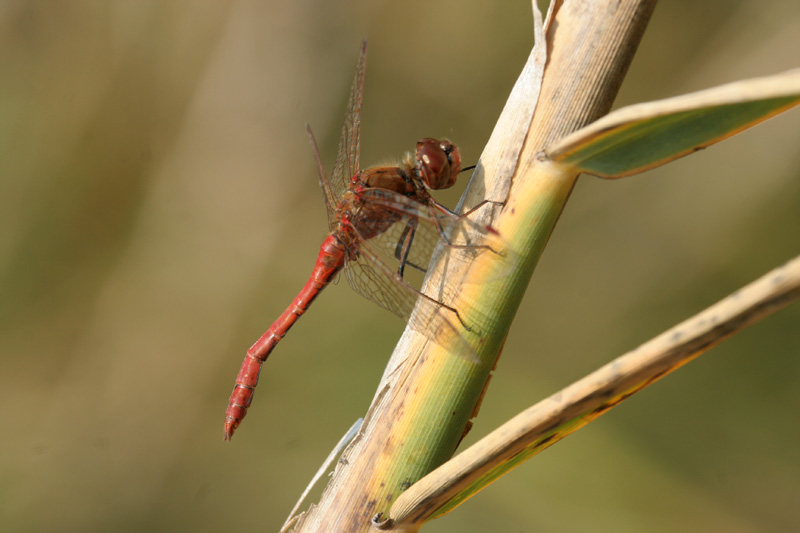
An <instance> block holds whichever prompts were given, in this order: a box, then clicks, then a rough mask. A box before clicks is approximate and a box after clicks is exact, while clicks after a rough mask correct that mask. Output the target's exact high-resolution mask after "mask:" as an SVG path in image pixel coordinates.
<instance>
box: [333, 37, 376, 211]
mask: <svg viewBox="0 0 800 533" xmlns="http://www.w3.org/2000/svg"><path fill="white" fill-rule="evenodd" d="M366 68H367V41H366V40H365V41H364V42H363V43H362V44H361V55H360V56H359V58H358V64H357V65H356V74H355V77H354V78H353V86H352V87H351V89H350V100H349V101H348V102H347V110H346V111H345V115H344V126H342V136H341V137H340V138H339V150H338V151H337V153H336V163H335V164H334V165H333V173H331V178H330V188H331V191H332V193H333V197H334V198H335V199H337V200H338V199H339V198H341V197H342V194H344V192H345V190H346V189H347V188H348V187H349V186H350V178H351V177H352V176H354V175H355V174H356V173H358V170H359V167H358V157H359V153H360V150H361V102H362V100H363V97H364V71H365V70H366Z"/></svg>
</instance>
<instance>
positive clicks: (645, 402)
mask: <svg viewBox="0 0 800 533" xmlns="http://www.w3.org/2000/svg"><path fill="white" fill-rule="evenodd" d="M531 25H532V22H531V15H530V5H529V4H528V3H527V2H525V1H518V2H511V1H506V2H472V3H471V4H470V5H464V3H462V2H457V1H455V0H446V1H437V2H422V1H419V0H414V1H412V2H385V1H383V2H374V1H367V0H361V1H350V2H323V1H317V2H309V1H303V2H256V1H242V2H223V1H218V2H211V1H188V0H185V1H136V2H134V1H124V0H120V1H110V2H109V1H100V0H97V1H72V0H70V1H66V0H65V1H60V2H44V1H40V2H25V1H10V0H0V420H2V427H3V430H2V439H0V529H2V530H4V531H145V530H147V531H223V530H232V529H241V530H259V531H276V530H277V529H279V527H280V524H281V523H282V522H283V519H284V518H285V517H286V515H287V514H288V512H289V510H290V509H291V507H292V506H293V504H294V502H295V500H296V498H297V496H298V495H299V494H300V493H301V492H302V490H303V488H304V487H305V485H306V483H307V481H308V480H309V479H310V478H311V476H312V475H313V473H314V472H315V471H316V469H317V467H318V466H319V464H320V462H321V461H322V459H323V458H324V457H325V456H326V455H327V453H328V451H329V450H330V448H331V447H332V446H333V444H334V443H335V442H336V441H337V440H338V439H339V437H340V436H341V435H342V434H343V433H344V431H345V430H346V429H347V427H349V426H350V424H351V423H352V422H353V421H354V420H355V419H356V418H357V417H359V416H362V415H363V414H364V412H365V410H366V407H367V405H368V404H369V401H370V399H371V396H372V394H373V393H374V390H375V387H376V384H377V381H378V379H379V376H380V374H381V372H382V369H383V366H384V364H385V361H386V359H387V357H388V354H389V353H390V351H391V349H392V347H393V345H394V341H395V340H396V339H397V337H398V335H399V333H400V331H401V330H402V323H401V322H400V321H398V320H397V319H396V318H395V317H394V316H392V315H391V314H389V313H386V312H383V311H381V310H379V308H378V307H377V306H375V305H373V304H371V303H369V302H366V301H365V300H363V299H361V298H359V297H358V296H357V295H356V294H355V293H353V292H352V291H350V290H349V288H347V286H346V285H347V284H346V282H344V281H341V282H340V283H339V284H338V285H337V286H332V287H330V288H329V289H328V290H326V292H325V293H324V294H323V295H322V296H321V297H320V298H319V300H318V301H317V302H316V303H315V304H314V306H313V308H312V309H311V311H310V312H309V313H308V315H307V316H305V317H304V318H303V319H302V320H301V321H300V323H298V325H297V326H296V328H295V329H293V330H292V332H291V334H290V335H289V336H288V337H287V338H286V339H285V340H284V341H283V342H282V343H281V345H280V346H279V347H278V348H277V349H276V351H275V353H274V354H273V357H272V359H270V361H269V362H268V363H267V365H266V366H265V368H264V371H263V373H262V377H261V383H260V385H259V389H258V392H257V394H256V397H255V403H254V406H253V408H252V410H251V412H250V414H249V415H248V417H247V419H246V420H245V421H244V423H243V425H242V427H241V428H240V430H239V432H238V433H237V434H236V436H235V438H234V439H233V442H232V443H229V444H226V443H224V442H223V440H222V422H223V413H224V410H225V407H226V403H227V398H228V394H229V393H230V391H231V388H232V387H233V382H234V378H235V376H236V372H237V370H238V367H239V364H240V362H241V359H242V357H243V355H244V352H245V350H246V349H247V347H248V346H249V345H250V344H251V343H252V342H253V341H255V340H256V338H257V337H258V336H259V335H260V334H261V333H262V332H263V331H264V330H265V329H266V327H267V326H269V324H270V323H271V321H272V320H273V319H274V318H276V317H277V316H278V315H279V314H280V312H281V311H283V309H284V308H285V307H286V305H288V304H289V302H290V301H291V299H292V297H293V296H294V295H295V293H296V292H297V291H298V290H299V289H300V287H301V285H302V284H303V282H304V281H305V279H306V277H307V275H308V274H309V272H310V270H311V268H312V265H313V262H314V259H315V256H316V253H317V250H318V247H319V245H320V243H321V242H322V239H323V237H324V235H325V232H326V228H327V225H326V221H325V209H324V207H323V204H322V195H321V193H320V191H319V190H318V185H317V178H316V174H315V169H314V161H313V159H312V157H311V151H310V149H309V146H308V143H307V140H306V136H305V132H304V130H303V124H304V122H310V123H311V125H312V126H313V128H314V130H315V132H316V134H317V138H318V140H319V141H320V143H321V146H322V151H323V158H324V160H325V164H326V165H327V166H328V167H330V166H331V165H332V163H333V158H334V156H335V148H336V143H337V141H338V135H339V128H340V126H341V123H342V119H343V114H344V105H345V100H346V96H347V92H348V90H349V85H350V81H351V79H352V75H353V68H354V66H355V62H356V58H357V54H358V47H359V44H360V42H361V39H362V38H363V37H367V38H368V39H369V60H368V68H367V77H366V89H365V105H364V111H363V139H362V147H363V150H362V154H363V157H362V160H363V162H364V163H365V164H367V165H368V164H373V163H379V162H384V161H386V160H391V159H392V158H398V157H400V156H401V155H402V154H403V153H404V152H405V151H407V150H410V149H412V148H413V146H414V142H415V141H416V139H417V138H419V137H423V136H446V137H450V138H451V139H453V140H454V141H455V142H457V143H459V145H460V147H461V151H462V154H463V156H464V159H465V161H466V162H468V163H469V162H474V161H475V160H476V158H477V157H478V155H479V154H480V151H481V149H482V146H483V145H484V144H485V142H486V140H487V138H488V136H489V134H490V133H491V130H492V127H493V124H494V121H495V120H496V118H497V116H498V114H499V112H500V110H501V109H502V106H503V103H504V101H505V98H506V96H507V95H508V92H509V91H510V89H511V86H512V84H513V83H514V80H515V79H516V76H517V74H518V73H519V71H520V69H521V68H522V65H523V63H524V61H525V59H526V58H527V55H528V53H529V50H530V46H531V44H532V43H531V41H532V37H531V35H532V31H531ZM798 34H800V9H798V8H797V5H796V2H794V1H793V0H774V1H773V0H770V1H768V2H764V3H753V2H745V1H733V2H732V1H723V0H715V1H706V2H702V3H696V2H690V1H688V0H682V1H673V2H662V3H661V5H659V6H658V7H657V8H656V11H655V14H654V17H653V20H652V21H651V24H650V28H649V30H648V32H647V33H646V34H645V37H644V40H643V43H642V46H641V48H640V52H639V54H638V55H637V56H636V58H635V60H634V63H633V65H632V67H631V70H630V74H629V77H628V79H627V80H626V82H625V84H624V86H623V89H622V92H621V94H620V97H619V99H618V101H617V107H619V106H621V105H625V104H631V103H636V102H641V101H647V100H653V99H658V98H664V97H668V96H674V95H677V94H682V93H685V92H689V91H693V90H698V89H702V88H707V87H710V86H714V85H718V84H722V83H725V82H729V81H733V80H737V79H741V78H747V77H753V76H758V75H766V74H771V73H775V72H778V71H781V70H785V69H788V68H791V67H795V66H797V42H798V41H797V36H798ZM798 145H800V114H798V112H797V111H793V112H790V113H788V114H787V115H785V116H781V117H778V118H776V119H773V120H771V121H769V122H767V123H765V124H763V125H760V126H758V127H757V128H755V129H753V130H751V131H748V132H746V133H744V134H742V135H738V136H736V137H734V138H733V139H730V140H728V141H725V142H724V143H722V144H720V145H717V146H714V147H712V148H710V149H708V150H705V151H703V152H700V153H697V154H695V155H692V156H691V157H687V158H685V159H682V160H680V161H677V162H675V163H672V164H670V165H668V166H667V167H664V168H661V169H657V170H655V171H651V172H648V173H647V174H644V175H641V176H636V177H632V178H627V179H624V180H620V181H602V180H598V179H595V178H591V177H583V178H581V179H580V180H579V182H578V185H577V187H576V189H575V191H574V193H573V195H572V198H571V201H570V202H569V204H568V206H567V209H566V211H565V213H564V214H563V216H562V218H561V220H560V223H559V225H558V226H557V227H556V230H555V233H554V234H553V237H552V239H551V242H550V245H549V247H548V249H547V250H546V252H545V254H544V256H543V258H542V261H541V263H540V266H539V269H538V270H537V272H536V274H535V276H534V278H533V282H532V283H531V286H530V290H529V291H528V294H527V295H526V297H525V300H524V302H523V305H522V308H521V310H520V312H519V314H518V316H517V318H516V322H515V326H514V328H513V329H512V331H511V333H510V335H509V338H508V342H507V345H506V348H505V352H504V353H503V356H502V358H501V360H500V363H499V367H498V369H497V371H496V372H495V376H494V378H493V380H492V382H491V387H490V389H489V391H488V394H487V396H486V398H485V401H484V403H483V408H482V411H481V414H480V417H479V418H478V419H477V420H476V424H475V427H474V428H473V430H472V434H471V435H470V437H469V439H468V440H469V442H472V441H473V440H474V439H475V438H477V437H479V436H481V435H483V434H485V433H486V432H488V431H489V430H491V429H492V428H494V427H496V426H497V425H499V424H500V423H501V422H503V421H505V420H506V419H508V418H509V417H511V416H512V415H513V414H515V413H517V412H518V411H520V410H521V409H523V408H525V407H527V406H529V405H531V404H533V403H535V402H536V401H538V400H539V399H541V398H543V397H544V396H546V395H549V394H551V393H553V392H555V391H556V390H558V389H559V388H561V387H562V386H564V385H567V384H568V383H570V382H571V381H572V380H574V379H576V378H579V377H581V376H583V375H584V374H585V373H587V372H589V371H591V370H593V369H595V368H597V367H598V366H600V365H602V364H603V363H605V362H607V361H608V360H610V359H611V358H613V357H615V356H617V355H619V354H621V353H623V352H625V351H627V350H628V349H631V348H633V347H635V346H637V345H638V344H639V343H641V342H643V341H645V340H647V339H649V338H650V337H652V336H653V335H655V334H658V333H659V332H661V331H663V330H664V329H666V328H668V327H670V326H672V325H674V324H675V323H677V322H679V321H681V320H683V319H684V318H686V317H688V316H690V315H691V314H693V313H695V312H697V311H699V310H701V309H702V308H704V307H705V306H707V305H709V304H711V303H713V302H714V301H716V300H718V299H720V298H722V297H723V296H725V295H726V294H728V293H729V292H731V291H733V290H735V289H736V288H738V287H740V286H741V285H743V284H745V283H747V282H749V281H751V280H753V279H755V278H756V277H758V276H760V275H761V274H763V273H764V272H766V271H768V270H769V269H771V268H773V267H775V266H777V265H779V264H781V263H782V262H783V261H785V260H787V259H789V258H790V257H792V256H793V255H795V254H797V253H798V251H800V248H799V247H798V243H800V207H798V200H800V152H799V151H798V149H797V147H798ZM457 188H459V191H457V192H454V193H451V194H447V195H440V196H439V198H440V199H441V200H442V201H443V202H445V203H448V204H450V205H454V204H455V201H456V199H457V197H458V193H460V189H461V187H460V186H459V187H457ZM798 355H800V307H799V306H797V305H795V306H794V307H790V308H788V309H787V310H785V311H783V312H781V313H779V314H778V315H776V316H774V317H771V318H770V319H768V320H767V321H766V322H764V323H762V324H759V325H757V326H755V327H753V328H751V329H749V330H747V331H745V332H743V333H742V334H740V335H737V336H735V337H734V338H733V339H731V340H730V341H728V342H726V343H725V344H724V345H722V346H720V347H717V348H715V349H714V350H712V351H711V352H709V353H708V354H706V355H704V356H703V357H701V358H700V359H699V360H698V361H696V362H694V363H692V364H690V365H688V366H687V367H684V368H683V369H681V370H680V371H678V372H677V373H676V374H675V375H672V376H670V377H668V378H666V379H665V380H664V381H662V382H659V383H658V384H656V385H654V386H653V387H650V388H649V389H647V390H646V391H644V392H643V393H641V394H639V395H637V396H635V397H634V398H632V399H631V400H629V401H628V402H626V403H625V404H623V405H622V406H620V407H619V408H617V409H615V410H613V411H612V412H611V413H610V414H608V415H606V416H604V417H602V418H601V419H599V420H598V421H596V422H595V423H593V424H591V425H590V426H589V427H587V428H584V429H583V430H581V431H579V432H578V433H576V434H575V435H573V436H571V437H570V438H568V439H566V440H565V441H564V442H562V443H559V444H558V445H557V446H554V447H553V448H552V449H550V450H548V451H546V452H545V453H543V454H542V455H540V456H537V457H536V458H534V459H533V460H532V461H530V462H529V463H527V464H525V465H523V466H522V467H520V468H519V469H517V470H516V471H514V472H513V473H512V474H510V475H509V476H507V477H506V478H504V479H501V480H500V481H499V482H497V483H495V484H494V485H492V486H491V487H490V488H488V489H487V490H485V491H484V492H482V493H481V494H479V495H478V496H477V497H475V498H474V499H472V500H470V501H469V502H467V503H466V504H465V505H464V506H462V507H461V508H459V509H457V510H456V511H455V512H454V513H452V514H450V515H447V516H446V517H444V518H441V519H439V520H436V521H434V522H432V523H431V524H430V526H429V527H428V528H426V531H431V532H453V531H459V532H461V531H490V530H491V531H514V532H523V531H524V532H528V531H541V532H562V531H603V532H605V531H608V532H612V531H613V532H619V531H649V532H652V531H675V530H681V531H741V532H746V531H769V530H771V531H786V530H791V529H800V518H798V515H797V507H798V503H800V496H799V495H800V452H799V451H798V446H797V442H798V440H800V423H798V414H797V413H798V411H800V387H798V382H800V357H798ZM314 494H315V495H316V494H318V492H315V493H314Z"/></svg>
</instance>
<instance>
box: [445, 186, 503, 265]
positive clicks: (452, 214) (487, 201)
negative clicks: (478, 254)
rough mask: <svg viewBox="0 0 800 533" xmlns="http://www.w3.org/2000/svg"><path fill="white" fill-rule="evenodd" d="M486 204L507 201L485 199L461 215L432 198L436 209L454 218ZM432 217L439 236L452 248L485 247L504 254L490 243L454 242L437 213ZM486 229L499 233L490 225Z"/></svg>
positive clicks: (457, 218) (456, 218)
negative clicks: (451, 240)
mask: <svg viewBox="0 0 800 533" xmlns="http://www.w3.org/2000/svg"><path fill="white" fill-rule="evenodd" d="M486 204H497V205H505V202H497V201H495V200H484V201H482V202H480V203H479V204H478V205H476V206H475V207H473V208H472V209H470V210H469V211H467V212H466V213H464V214H462V215H459V214H458V213H454V212H453V211H451V210H450V209H448V208H447V207H445V206H443V205H442V204H440V203H439V202H437V201H436V200H433V199H431V206H432V208H433V209H436V210H438V211H439V212H441V213H444V214H445V215H446V216H448V217H450V218H452V219H454V220H461V219H463V218H467V217H468V216H469V215H471V214H472V213H474V212H475V211H476V210H478V209H480V208H481V207H483V206H484V205H486ZM432 218H433V220H434V225H435V226H436V231H437V232H438V233H439V236H440V237H441V238H442V240H443V241H444V242H445V244H447V246H450V247H451V248H472V249H484V250H489V251H490V252H492V253H495V254H497V255H502V254H501V252H498V251H497V250H495V249H494V248H492V247H491V246H489V245H488V244H455V243H453V242H450V239H449V238H448V237H447V234H446V233H445V231H444V228H442V224H441V222H440V221H439V217H437V216H436V214H435V213H434V214H433V217H432ZM486 229H487V230H489V231H490V232H491V233H495V234H496V233H497V231H496V230H494V229H492V228H491V227H490V226H486Z"/></svg>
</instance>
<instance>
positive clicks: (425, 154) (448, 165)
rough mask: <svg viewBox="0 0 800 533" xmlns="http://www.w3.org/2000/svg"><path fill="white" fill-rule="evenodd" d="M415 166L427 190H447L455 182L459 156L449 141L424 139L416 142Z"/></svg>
mask: <svg viewBox="0 0 800 533" xmlns="http://www.w3.org/2000/svg"><path fill="white" fill-rule="evenodd" d="M416 164H417V169H418V170H419V175H420V178H422V181H423V182H424V183H425V185H426V186H427V187H428V188H430V189H434V190H435V189H447V188H448V187H452V186H453V184H455V182H456V178H457V177H458V171H459V170H460V168H461V154H460V153H459V151H458V148H457V147H456V146H455V145H453V144H451V143H450V141H447V140H439V139H431V138H425V139H421V140H419V141H418V142H417V152H416Z"/></svg>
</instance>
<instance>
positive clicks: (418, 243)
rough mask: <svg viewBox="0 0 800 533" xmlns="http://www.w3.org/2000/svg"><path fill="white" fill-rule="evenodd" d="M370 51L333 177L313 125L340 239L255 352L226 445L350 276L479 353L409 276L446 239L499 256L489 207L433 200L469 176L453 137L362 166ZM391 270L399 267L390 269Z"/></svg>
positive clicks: (246, 365)
mask: <svg viewBox="0 0 800 533" xmlns="http://www.w3.org/2000/svg"><path fill="white" fill-rule="evenodd" d="M366 52H367V45H366V41H364V42H363V44H362V46H361V54H360V56H359V60H358V64H357V67H356V74H355V79H354V80H353V86H352V89H351V91H350V98H349V101H348V106H347V112H346V114H345V123H344V127H343V128H342V134H341V137H340V141H339V150H338V155H337V157H336V162H335V164H334V167H333V172H332V174H331V175H330V177H328V176H327V175H326V173H325V168H324V166H323V164H322V162H321V159H320V155H319V149H318V147H317V143H316V140H315V138H314V134H313V133H312V131H311V128H310V127H309V126H308V125H306V132H307V134H308V137H309V140H310V142H311V147H312V151H313V152H314V156H315V158H316V163H317V170H318V172H319V179H320V185H321V187H322V190H323V194H324V196H325V204H326V206H327V211H328V221H329V229H330V234H329V235H328V236H327V237H326V238H325V240H324V241H323V243H322V246H321V247H320V251H319V255H318V257H317V261H316V264H315V265H314V269H313V271H312V273H311V276H310V277H309V279H308V281H307V282H306V284H305V286H304V287H303V288H302V289H301V290H300V292H299V294H298V295H297V296H296V297H295V299H294V300H293V301H292V303H291V304H290V305H289V307H288V308H287V309H286V310H285V311H284V312H283V314H281V315H280V317H278V319H277V320H276V321H275V322H274V323H273V324H272V325H271V326H270V327H269V329H268V330H267V331H266V332H265V333H264V334H263V335H262V336H261V338H259V339H258V341H256V343H255V344H253V345H252V346H251V347H250V349H249V350H248V351H247V354H246V355H245V358H244V361H243V362H242V366H241V369H240V370H239V374H238V376H237V377H236V385H235V387H234V389H233V392H232V393H231V396H230V400H229V402H228V408H227V410H226V411H225V440H226V441H229V440H230V439H231V437H232V436H233V433H234V432H235V431H236V429H237V428H238V427H239V424H240V423H241V422H242V419H244V417H245V415H246V414H247V409H248V408H249V407H250V404H251V402H252V400H253V394H254V392H255V387H256V384H257V383H258V377H259V373H260V372H261V367H262V365H263V364H264V362H265V361H266V359H267V357H268V356H269V355H270V353H271V352H272V350H273V349H274V348H275V346H276V345H277V344H278V342H279V341H280V340H281V339H282V338H283V337H284V336H285V335H286V334H287V332H288V331H289V329H290V328H291V327H292V326H293V325H294V323H295V322H296V321H297V319H298V318H299V317H300V316H301V315H302V314H303V313H305V312H306V311H307V310H308V308H309V306H310V305H311V303H312V302H313V301H314V299H315V298H316V297H317V296H318V295H319V293H320V292H321V291H322V290H323V289H324V288H325V287H326V286H327V285H328V284H329V283H331V281H333V280H334V279H335V278H336V276H337V275H338V274H339V272H340V271H341V270H343V269H344V272H345V276H346V277H347V280H348V282H349V284H350V286H351V287H352V288H353V289H354V290H355V291H356V292H357V293H359V294H361V295H362V296H364V297H366V298H367V299H369V300H372V301H373V302H375V303H377V304H378V305H379V306H381V307H383V308H385V309H387V310H389V311H391V312H393V313H394V314H396V315H398V316H400V317H401V318H403V319H405V320H406V321H407V322H408V323H409V324H410V325H411V326H412V328H413V329H415V330H417V331H422V332H423V333H424V334H426V335H427V336H429V338H431V340H433V341H434V342H437V343H439V344H443V343H445V342H447V341H448V340H450V341H452V340H453V339H455V340H456V345H457V346H461V347H463V348H464V351H466V352H467V353H468V352H469V351H470V350H471V348H470V347H469V345H468V344H467V343H466V341H465V340H463V336H462V333H461V330H462V329H463V330H467V331H469V330H470V328H469V327H468V325H467V324H466V323H464V321H463V320H462V318H461V315H460V314H459V313H458V311H457V310H456V309H455V308H453V307H450V306H447V305H445V304H444V303H441V302H440V301H439V300H437V299H435V298H433V297H431V296H428V295H427V294H425V293H423V292H421V291H420V290H418V289H417V288H415V287H414V286H413V285H412V284H411V283H409V282H408V281H407V280H406V277H405V269H406V267H408V268H411V269H414V270H418V271H420V272H424V271H425V265H427V264H428V261H429V260H430V257H431V253H432V251H433V248H434V247H435V245H436V244H437V243H438V242H439V241H440V240H442V241H444V243H445V244H446V245H448V246H450V247H453V248H458V249H461V250H467V251H473V252H475V251H480V250H484V249H489V250H491V248H490V247H489V246H488V245H483V244H475V243H476V242H478V240H477V239H481V238H483V236H485V235H487V234H490V233H492V232H493V231H494V230H492V228H491V227H490V226H481V225H480V224H477V223H473V222H472V221H470V220H469V219H468V218H467V216H468V215H469V214H470V213H472V212H473V211H475V210H476V209H478V208H479V207H481V206H482V205H483V204H484V203H486V202H481V203H480V204H478V205H477V206H475V207H474V208H472V209H471V210H470V211H468V212H467V213H465V214H462V215H459V214H456V213H454V212H453V211H450V210H449V209H448V208H446V207H445V206H443V205H441V204H439V203H438V202H437V201H436V200H435V199H434V198H433V197H432V196H431V194H430V192H429V191H430V190H439V189H446V188H449V187H451V186H453V185H454V184H455V182H456V178H457V176H458V174H459V172H460V171H461V170H462V169H461V153H460V151H459V149H458V147H457V146H456V145H454V144H453V143H451V142H450V141H448V140H447V139H433V138H424V139H421V140H419V141H418V142H417V145H416V150H415V152H414V154H413V155H412V154H408V155H407V156H406V158H405V160H404V161H403V162H402V163H401V164H400V165H397V166H374V167H369V168H366V169H363V170H361V169H360V168H359V154H360V148H361V104H362V101H363V90H364V73H365V70H366ZM465 170H468V169H465ZM460 226H462V227H463V226H468V229H469V234H470V235H472V236H473V237H472V241H471V242H467V241H464V242H459V243H457V242H455V240H454V238H453V235H454V234H455V233H456V232H457V230H458V229H459V227H460ZM462 233H463V232H462ZM475 236H477V237H475ZM391 263H395V264H396V265H397V266H396V267H393V266H390V264H391ZM415 306H416V311H415Z"/></svg>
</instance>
